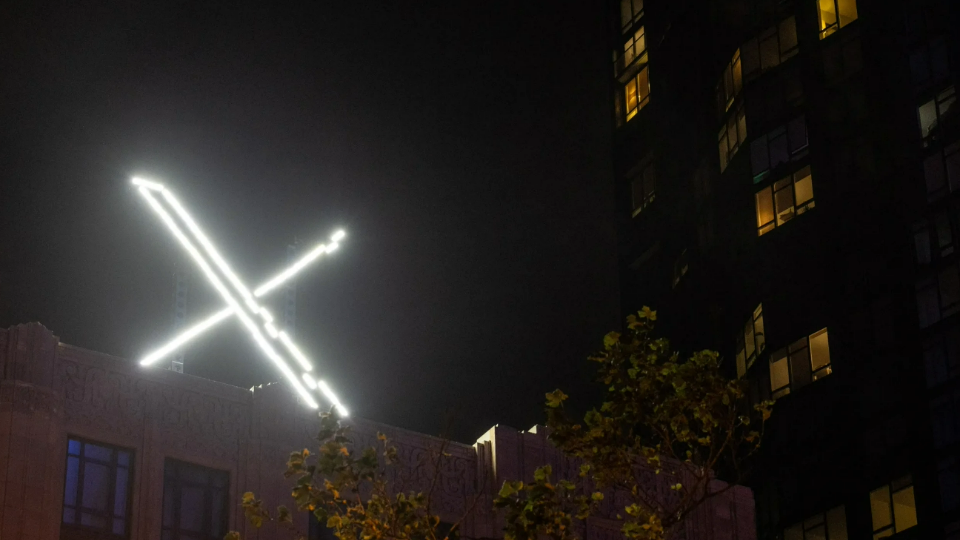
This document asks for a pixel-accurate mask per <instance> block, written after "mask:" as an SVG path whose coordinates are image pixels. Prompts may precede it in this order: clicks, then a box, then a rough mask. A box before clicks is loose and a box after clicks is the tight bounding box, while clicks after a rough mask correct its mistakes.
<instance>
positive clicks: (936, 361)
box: [923, 325, 960, 387]
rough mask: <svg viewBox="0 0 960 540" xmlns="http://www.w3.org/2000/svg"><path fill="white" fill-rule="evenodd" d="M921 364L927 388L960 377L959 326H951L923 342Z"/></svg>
mask: <svg viewBox="0 0 960 540" xmlns="http://www.w3.org/2000/svg"><path fill="white" fill-rule="evenodd" d="M923 364H924V369H925V371H926V374H927V386H928V387H934V386H937V385H939V384H942V383H945V382H947V381H949V380H950V379H953V378H955V377H957V376H958V375H960V326H957V325H951V326H949V327H947V328H946V329H944V330H943V331H942V332H938V333H937V334H935V335H933V336H931V337H930V338H928V339H927V340H926V341H925V342H924V344H923Z"/></svg>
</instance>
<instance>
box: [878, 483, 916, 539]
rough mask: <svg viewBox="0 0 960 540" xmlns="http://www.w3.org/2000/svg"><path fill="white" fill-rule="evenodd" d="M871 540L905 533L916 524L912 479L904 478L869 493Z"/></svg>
mask: <svg viewBox="0 0 960 540" xmlns="http://www.w3.org/2000/svg"><path fill="white" fill-rule="evenodd" d="M870 515H871V516H872V517H873V540H878V539H879V538H884V537H887V536H891V535H893V534H896V533H898V532H900V531H905V530H907V529H909V528H910V527H913V526H915V525H916V524H917V505H916V503H915V502H914V498H913V479H912V478H911V477H910V476H905V477H903V478H901V479H899V480H897V481H895V482H893V483H891V484H890V485H887V486H883V487H880V488H877V489H875V490H873V491H871V492H870Z"/></svg>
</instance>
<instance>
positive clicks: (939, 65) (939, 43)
mask: <svg viewBox="0 0 960 540" xmlns="http://www.w3.org/2000/svg"><path fill="white" fill-rule="evenodd" d="M949 75H950V62H949V61H948V60H947V42H946V40H944V38H943V37H942V36H941V37H937V38H934V39H932V40H930V41H929V42H927V43H925V44H924V45H923V46H921V47H919V48H918V49H917V50H915V51H913V52H912V53H910V76H911V78H912V79H913V85H914V87H915V88H917V89H918V90H920V89H923V88H926V87H928V86H930V85H932V84H935V83H938V82H942V81H943V80H944V79H946V78H947V77H948V76H949Z"/></svg>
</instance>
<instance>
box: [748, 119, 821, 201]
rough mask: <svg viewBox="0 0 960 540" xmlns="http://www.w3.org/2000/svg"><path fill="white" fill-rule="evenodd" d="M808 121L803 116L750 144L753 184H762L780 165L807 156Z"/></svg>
mask: <svg viewBox="0 0 960 540" xmlns="http://www.w3.org/2000/svg"><path fill="white" fill-rule="evenodd" d="M808 147H809V141H808V139H807V121H806V119H805V118H804V117H803V116H800V117H798V118H794V119H793V120H791V121H790V122H789V123H788V124H784V125H782V126H779V127H777V128H776V129H774V130H772V131H770V132H769V133H766V134H764V135H761V136H760V137H757V138H756V139H755V140H754V141H753V142H752V143H750V163H751V165H752V167H753V183H755V184H756V183H759V182H762V181H763V180H764V179H765V178H766V177H767V175H768V174H769V173H770V171H771V170H775V169H776V168H777V167H778V166H779V165H782V164H784V163H788V162H790V161H795V160H798V159H800V158H802V157H804V156H806V155H807V148H808Z"/></svg>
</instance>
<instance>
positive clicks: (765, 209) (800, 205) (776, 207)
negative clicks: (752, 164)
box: [756, 165, 814, 236]
mask: <svg viewBox="0 0 960 540" xmlns="http://www.w3.org/2000/svg"><path fill="white" fill-rule="evenodd" d="M756 199H757V235H758V236H763V235H764V234H766V233H768V232H770V231H772V230H773V229H774V228H776V227H780V226H782V225H783V224H785V223H786V222H788V221H790V220H791V219H793V218H794V217H795V216H799V215H800V214H803V213H804V212H806V211H807V210H809V209H811V208H813V207H814V201H813V178H812V176H811V174H810V166H809V165H807V166H806V167H804V168H802V169H800V170H799V171H797V172H795V173H793V174H792V175H790V176H787V177H786V178H784V179H782V180H778V181H777V182H774V184H773V185H772V186H768V187H766V188H764V189H762V190H760V191H759V192H758V193H757V194H756Z"/></svg>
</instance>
